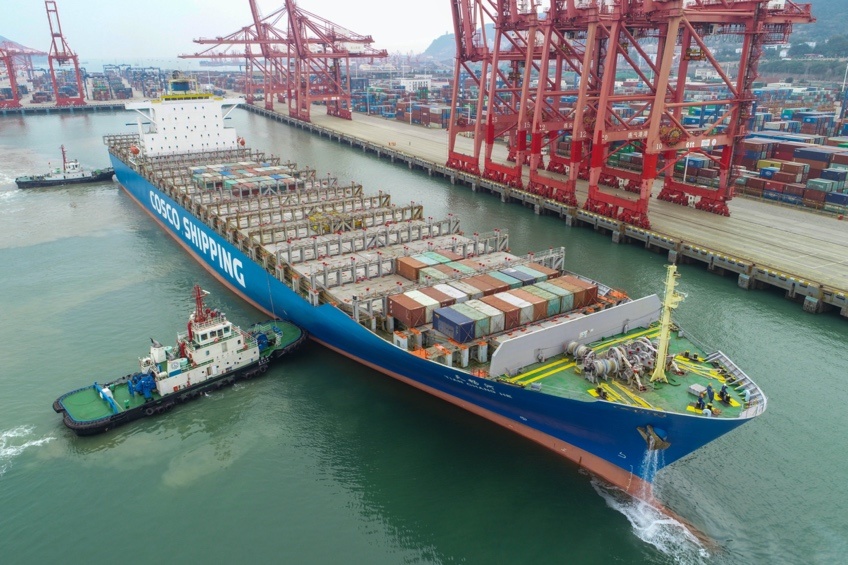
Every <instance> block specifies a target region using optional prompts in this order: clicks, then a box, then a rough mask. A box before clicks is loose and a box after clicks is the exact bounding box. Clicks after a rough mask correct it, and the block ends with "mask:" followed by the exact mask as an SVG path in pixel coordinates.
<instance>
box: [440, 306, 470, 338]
mask: <svg viewBox="0 0 848 565" xmlns="http://www.w3.org/2000/svg"><path fill="white" fill-rule="evenodd" d="M433 328H434V329H435V330H436V331H437V332H441V333H443V334H445V335H446V336H448V337H449V338H450V339H452V340H454V341H458V342H459V343H466V342H469V341H471V340H473V339H474V320H472V319H471V318H469V317H468V316H465V315H464V314H460V313H459V312H457V311H456V310H454V309H453V308H451V307H450V306H447V307H445V308H436V309H435V310H433Z"/></svg>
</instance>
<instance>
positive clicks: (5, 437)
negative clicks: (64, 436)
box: [0, 426, 56, 477]
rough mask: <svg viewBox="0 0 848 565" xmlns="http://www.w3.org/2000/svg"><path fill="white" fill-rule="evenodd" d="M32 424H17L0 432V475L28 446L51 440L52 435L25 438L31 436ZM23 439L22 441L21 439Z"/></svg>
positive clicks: (33, 428)
mask: <svg viewBox="0 0 848 565" xmlns="http://www.w3.org/2000/svg"><path fill="white" fill-rule="evenodd" d="M34 430H35V427H34V426H18V427H16V428H12V429H10V430H5V431H3V432H0V477H2V476H3V475H4V474H5V473H6V470H7V469H8V468H9V467H10V466H11V465H12V460H13V459H15V458H16V457H17V456H18V455H20V454H21V453H23V452H24V451H25V450H26V449H27V448H29V447H38V446H40V445H44V444H46V443H49V442H51V441H53V440H54V439H56V438H54V437H52V436H47V437H42V438H39V439H26V438H28V437H30V436H32V435H33V434H32V432H33V431H34ZM22 440H23V441H22Z"/></svg>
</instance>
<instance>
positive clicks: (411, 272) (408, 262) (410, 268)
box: [395, 257, 427, 282]
mask: <svg viewBox="0 0 848 565" xmlns="http://www.w3.org/2000/svg"><path fill="white" fill-rule="evenodd" d="M424 267H427V264H426V263H422V262H421V261H419V260H418V259H413V258H412V257H398V258H397V259H396V260H395V270H396V271H397V274H399V275H400V276H402V277H404V278H407V279H409V280H411V281H415V282H418V271H420V270H421V269H423V268H424Z"/></svg>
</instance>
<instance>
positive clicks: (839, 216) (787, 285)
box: [0, 0, 848, 317]
mask: <svg viewBox="0 0 848 565" xmlns="http://www.w3.org/2000/svg"><path fill="white" fill-rule="evenodd" d="M249 4H250V6H251V13H252V16H253V22H252V23H251V25H248V26H246V27H244V28H241V29H240V30H239V31H238V32H236V33H234V34H231V35H229V36H226V37H222V36H216V37H215V39H196V40H195V42H196V43H197V44H199V45H202V46H203V48H204V49H203V50H202V51H199V52H197V53H194V54H183V55H181V57H183V58H186V59H201V60H205V61H211V62H214V61H216V60H218V61H224V60H230V61H242V63H244V66H245V67H246V68H247V69H251V68H252V69H253V70H250V71H249V72H247V73H245V72H244V71H241V72H238V73H235V72H221V71H209V72H206V71H204V72H202V73H198V75H199V76H201V77H202V75H204V74H205V75H206V81H205V82H207V83H208V84H207V86H208V87H209V88H211V89H214V90H215V91H216V93H220V94H221V95H227V96H230V95H243V96H245V97H246V98H247V99H248V101H249V102H250V103H248V104H246V105H245V107H246V108H247V109H248V110H250V111H253V112H256V113H258V114H261V115H263V116H266V117H268V118H269V119H273V120H277V121H279V122H282V123H286V124H288V125H290V126H295V127H300V128H302V129H305V130H308V131H311V132H313V133H315V134H317V135H321V136H323V137H327V138H330V139H333V140H336V141H338V142H340V143H343V144H347V145H350V146H352V147H357V148H360V149H362V150H364V151H367V152H370V153H373V154H375V155H376V156H378V157H380V158H385V159H390V160H391V161H393V162H398V163H403V164H405V165H406V166H408V167H410V168H417V169H422V170H425V171H427V172H428V173H429V174H431V175H439V176H442V177H445V178H447V179H449V180H450V182H451V183H454V184H461V185H465V186H468V187H470V188H471V189H472V190H473V191H475V192H476V191H482V192H489V193H492V194H495V195H498V196H500V198H501V199H502V200H503V201H512V202H519V203H521V204H523V205H525V206H529V207H532V208H533V209H534V211H535V212H536V213H539V214H555V215H558V216H560V217H561V218H563V219H564V221H565V222H566V223H567V224H568V225H588V226H592V227H593V228H594V229H596V230H598V231H603V232H606V233H609V234H610V235H611V237H612V239H613V241H616V242H622V243H625V242H626V243H637V244H641V245H644V246H645V247H646V248H649V249H652V250H655V251H657V252H667V253H668V259H669V261H672V262H675V261H679V262H693V263H702V264H705V265H706V266H707V267H708V268H709V270H711V271H714V272H716V273H719V274H731V273H732V274H735V275H736V276H737V277H738V284H739V286H740V287H741V288H745V289H755V288H765V287H773V288H776V289H781V290H783V291H785V293H786V296H787V297H788V298H790V299H794V300H797V301H799V302H801V303H802V304H803V308H804V309H805V310H806V311H809V312H814V313H818V312H823V311H834V310H835V311H838V312H839V313H840V314H841V315H842V316H844V317H848V298H846V297H848V265H846V262H848V259H846V257H848V244H846V241H848V237H846V235H848V227H846V224H845V221H844V220H843V215H844V212H845V204H848V202H844V200H848V195H846V194H845V192H846V190H848V188H846V184H848V179H846V175H848V138H846V137H840V136H841V135H843V134H845V133H846V132H845V127H844V124H843V123H842V122H841V121H840V118H841V117H842V116H841V115H840V112H839V104H840V95H839V94H838V93H836V92H833V91H830V92H826V91H825V90H823V89H820V88H807V89H804V88H792V85H786V84H776V85H775V84H771V85H768V84H765V83H757V82H755V79H757V77H758V74H757V70H756V69H757V65H758V59H759V56H760V53H761V52H762V49H763V47H764V46H766V45H772V44H779V43H780V42H784V43H785V42H786V40H787V39H788V37H789V34H790V32H791V29H792V25H793V24H803V23H806V22H810V21H813V17H812V13H811V10H810V5H809V4H795V3H792V2H774V1H772V2H768V10H764V11H759V10H752V9H751V6H752V5H753V4H752V3H746V2H729V3H728V6H729V9H719V8H720V6H719V5H718V4H712V3H703V4H701V3H699V4H698V5H692V3H688V2H687V3H681V2H679V1H678V2H675V1H673V2H670V3H666V4H673V5H674V6H678V5H679V7H680V8H681V9H680V10H678V11H674V10H665V9H664V10H659V9H658V8H657V7H656V6H655V5H654V4H652V3H650V2H644V3H643V2H635V3H631V5H630V6H629V7H626V8H625V7H620V6H618V5H614V4H613V3H609V2H604V1H601V2H592V3H586V2H577V1H569V2H565V3H557V6H560V7H561V8H562V12H561V13H558V14H556V15H557V16H559V17H550V15H548V16H545V17H541V16H540V14H537V13H535V12H532V11H524V12H522V11H521V10H519V11H518V13H515V12H510V11H509V10H507V9H506V8H505V7H501V6H500V3H496V2H488V1H486V0H464V1H457V2H454V5H455V6H454V24H455V34H456V37H457V48H458V49H457V57H456V63H455V69H454V73H453V76H452V77H450V78H449V79H447V80H445V81H444V83H443V84H442V85H441V88H439V87H438V85H437V84H436V83H434V82H431V80H430V77H428V76H426V75H419V76H418V77H417V78H419V79H421V80H420V82H422V83H423V86H422V85H418V84H416V85H415V86H412V85H410V84H409V81H407V84H405V85H404V84H403V80H401V81H380V80H379V79H378V78H374V77H375V76H378V75H375V74H373V73H372V74H371V75H368V74H367V73H365V72H363V77H365V78H358V75H359V72H358V70H359V69H363V70H365V69H367V68H377V67H375V66H374V65H370V66H369V65H368V64H366V62H367V63H373V62H374V61H375V60H381V59H385V57H386V56H387V53H386V52H385V51H379V50H377V49H374V48H373V47H372V44H373V42H374V41H373V39H372V38H371V36H363V35H358V34H355V33H354V32H350V31H348V30H345V29H344V28H342V27H341V26H338V25H336V24H333V23H332V22H329V21H328V20H325V19H323V18H321V17H320V16H317V15H315V14H312V13H310V12H306V11H305V10H302V9H301V8H299V7H297V6H296V5H295V4H294V3H293V2H286V4H285V6H283V7H282V8H281V9H280V10H278V11H276V12H273V13H271V14H269V15H267V16H264V17H262V16H261V15H260V14H259V12H258V10H256V9H255V8H256V7H255V3H254V2H249ZM45 6H46V8H47V13H48V19H49V21H50V27H51V32H52V35H53V43H52V45H51V47H50V50H49V53H47V52H40V51H37V50H33V49H28V48H24V47H23V46H20V45H17V44H10V43H4V44H0V60H2V61H3V62H4V63H5V69H6V73H5V74H6V76H5V80H6V83H10V82H11V85H10V86H9V87H6V88H4V89H2V90H0V92H2V94H0V96H2V97H3V98H2V99H0V114H10V113H20V114H23V115H27V114H31V113H36V114H37V113H52V112H83V111H109V110H118V109H122V108H123V103H124V100H133V99H139V98H142V99H144V98H152V97H155V96H156V95H157V94H158V92H159V90H160V89H161V87H162V84H163V81H164V80H166V79H167V77H168V75H169V73H170V71H167V70H160V69H138V68H132V67H129V66H128V65H109V66H107V67H105V68H104V69H103V72H102V73H94V74H87V75H86V76H84V77H83V76H82V73H80V67H79V63H78V59H77V55H76V54H74V52H73V51H72V50H71V49H70V47H69V46H68V44H67V42H66V41H65V39H64V36H63V35H62V32H61V25H60V24H59V21H58V11H57V9H56V3H55V2H50V1H48V2H46V3H45ZM722 6H723V4H722ZM479 8H488V10H480V9H479ZM552 10H553V9H552ZM549 12H550V11H549ZM484 13H485V14H488V15H487V16H485V17H484V16H481V15H480V14H484ZM281 14H285V15H286V16H287V17H288V18H289V19H290V23H291V25H292V26H293V27H294V28H295V29H301V30H302V33H301V34H299V35H297V37H296V36H293V35H286V34H285V33H282V32H281V33H278V32H279V30H278V29H276V28H275V27H274V22H277V21H278V20H279V19H280V17H281ZM488 23H491V24H494V31H493V32H492V34H493V35H494V39H496V41H495V42H494V45H495V47H492V46H490V44H491V40H492V37H489V38H488V43H487V38H486V37H485V35H486V33H485V31H483V33H482V35H481V33H480V31H481V27H482V26H484V25H485V24H488ZM277 25H278V27H279V24H277ZM751 29H760V30H764V31H761V32H759V35H757V34H753V36H754V39H752V34H750V33H747V34H746V33H745V30H751ZM669 34H674V35H675V36H677V37H678V38H679V40H678V41H677V42H673V41H671V42H667V41H665V40H664V37H667V36H669ZM331 35H332V37H330V36H331ZM734 35H735V36H738V38H739V42H740V43H739V45H740V46H741V48H740V49H738V50H737V51H739V53H738V54H737V55H736V57H737V60H736V61H735V63H736V64H735V65H734V64H733V62H731V63H730V64H724V65H722V64H720V63H718V62H717V60H716V58H715V57H714V56H713V52H712V48H711V43H710V39H711V37H710V36H717V37H719V38H724V39H727V38H728V37H731V36H734ZM532 36H535V37H536V41H535V44H537V45H542V46H543V47H542V48H541V49H530V48H528V45H530V44H532V42H531V41H530V40H529V39H528V38H530V37H532ZM275 42H277V43H279V44H280V45H285V46H287V47H289V54H288V55H283V54H281V50H279V49H277V50H274V49H270V47H269V46H271V45H274V44H275ZM304 42H305V43H307V44H308V43H321V44H323V45H329V46H331V47H332V48H333V49H335V51H333V50H332V49H331V50H330V51H329V52H325V53H320V54H319V53H316V52H314V51H315V50H314V49H312V50H310V49H308V48H305V47H304V45H303V44H302V43H304ZM352 45H355V48H353V47H351V46H352ZM612 45H616V46H617V47H616V48H615V49H612V48H611V49H606V47H607V46H612ZM234 46H238V47H239V49H240V50H241V52H242V54H238V55H236V54H234V53H237V52H236V51H234V50H233V47H234ZM507 46H508V47H507ZM591 46H600V47H602V49H599V50H597V52H595V50H593V49H590V48H589V47H591ZM245 47H246V49H245ZM39 55H47V56H48V60H49V62H50V73H49V74H48V73H44V75H43V76H41V77H40V78H39V77H38V76H37V73H35V75H36V76H35V77H34V74H33V68H32V57H33V56H39ZM286 59H289V60H288V61H286ZM331 59H332V60H336V61H337V62H338V64H336V65H334V66H329V67H328V66H327V65H326V64H325V63H326V62H327V61H329V60H331ZM54 62H55V63H56V65H55V68H54V64H53V63H54ZM225 62H226V61H225ZM352 62H353V63H354V64H355V63H357V62H358V63H359V65H358V66H357V65H353V66H352ZM16 64H17V66H18V68H17V69H16V66H15V65H16ZM598 65H603V66H604V67H605V69H607V70H606V71H605V72H603V73H601V72H599V71H598V70H597V69H598ZM63 66H64V67H65V68H64V69H63V68H62V67H63ZM69 67H72V68H69ZM354 67H355V68H356V69H357V78H352V77H351V75H352V73H353V71H352V69H353V68H354ZM610 69H611V71H610ZM728 69H735V72H731V71H730V70H728ZM22 70H26V73H27V77H24V76H23V73H22V72H21V71H22ZM648 75H650V76H648ZM16 76H17V77H18V78H19V80H20V83H18V84H16V82H15V77H16ZM305 76H308V77H309V82H310V83H311V84H312V85H313V87H312V88H308V89H298V88H297V85H298V84H302V80H301V79H302V77H305ZM680 76H689V77H697V78H699V79H701V80H687V81H685V85H684V86H680V87H679V86H678V81H677V77H680ZM299 77H300V78H299ZM544 77H548V78H547V80H545V79H544ZM622 77H624V78H622ZM27 78H28V79H29V83H30V85H31V88H32V89H33V91H32V94H31V95H27V94H28V93H29V91H28V88H27V86H26V84H27ZM9 79H11V80H9ZM425 79H426V82H425ZM399 82H400V85H399V84H398V83H399ZM378 85H379V86H378ZM416 89H417V92H416ZM421 91H424V93H423V94H422V93H421ZM15 92H17V93H18V96H15V95H14V94H15ZM394 93H397V94H398V95H397V96H393V94H394ZM842 95H843V97H844V93H842ZM843 105H844V103H843ZM451 109H453V111H451ZM843 110H844V108H843ZM422 126H429V127H422ZM481 165H482V166H481ZM734 195H743V196H745V198H733V197H734ZM731 200H732V203H731Z"/></svg>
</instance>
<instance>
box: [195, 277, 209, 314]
mask: <svg viewBox="0 0 848 565" xmlns="http://www.w3.org/2000/svg"><path fill="white" fill-rule="evenodd" d="M207 294H209V293H208V292H206V291H205V290H203V289H202V288H200V285H199V284H196V285H194V321H195V322H205V321H206V313H205V310H204V307H203V297H204V296H206V295H207Z"/></svg>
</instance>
